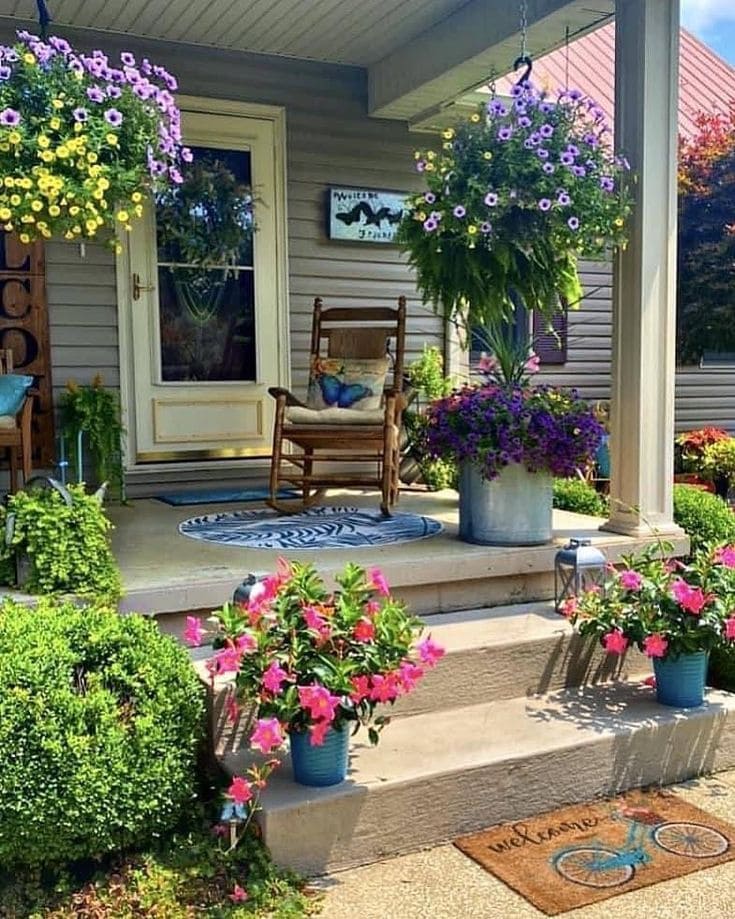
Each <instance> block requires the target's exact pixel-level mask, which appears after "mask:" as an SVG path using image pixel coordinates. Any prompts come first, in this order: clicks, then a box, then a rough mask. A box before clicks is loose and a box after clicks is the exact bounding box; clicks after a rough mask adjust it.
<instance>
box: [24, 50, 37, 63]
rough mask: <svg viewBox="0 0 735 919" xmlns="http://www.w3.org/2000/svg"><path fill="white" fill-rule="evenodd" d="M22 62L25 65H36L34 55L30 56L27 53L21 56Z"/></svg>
mask: <svg viewBox="0 0 735 919" xmlns="http://www.w3.org/2000/svg"><path fill="white" fill-rule="evenodd" d="M23 62H24V63H26V64H35V63H36V55H35V54H31V52H30V51H28V52H27V53H26V54H24V55H23Z"/></svg>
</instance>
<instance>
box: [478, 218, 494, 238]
mask: <svg viewBox="0 0 735 919" xmlns="http://www.w3.org/2000/svg"><path fill="white" fill-rule="evenodd" d="M492 231H493V225H492V224H491V223H490V222H489V221H487V220H483V222H482V223H481V224H480V232H481V233H482V234H483V235H484V236H487V234H488V233H492Z"/></svg>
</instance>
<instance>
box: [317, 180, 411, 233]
mask: <svg viewBox="0 0 735 919" xmlns="http://www.w3.org/2000/svg"><path fill="white" fill-rule="evenodd" d="M406 197H407V193H406V192H400V191H399V192H396V191H381V190H379V189H371V188H330V189H329V191H328V201H327V205H328V212H327V214H328V217H327V229H328V233H329V238H330V239H342V240H346V241H349V242H371V243H392V242H393V241H394V239H395V236H396V231H397V229H398V224H399V223H400V220H401V218H402V217H403V215H404V213H405V212H406V206H405V201H406Z"/></svg>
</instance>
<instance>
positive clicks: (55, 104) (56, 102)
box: [51, 99, 64, 109]
mask: <svg viewBox="0 0 735 919" xmlns="http://www.w3.org/2000/svg"><path fill="white" fill-rule="evenodd" d="M51 105H53V107H54V108H55V109H62V108H64V103H63V102H62V101H61V99H53V100H52V101H51Z"/></svg>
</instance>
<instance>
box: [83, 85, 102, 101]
mask: <svg viewBox="0 0 735 919" xmlns="http://www.w3.org/2000/svg"><path fill="white" fill-rule="evenodd" d="M87 98H88V99H89V100H90V101H91V102H104V101H105V94H104V93H103V92H102V90H101V89H100V88H99V86H90V87H88V88H87Z"/></svg>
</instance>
